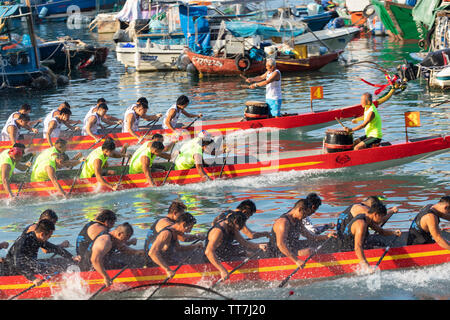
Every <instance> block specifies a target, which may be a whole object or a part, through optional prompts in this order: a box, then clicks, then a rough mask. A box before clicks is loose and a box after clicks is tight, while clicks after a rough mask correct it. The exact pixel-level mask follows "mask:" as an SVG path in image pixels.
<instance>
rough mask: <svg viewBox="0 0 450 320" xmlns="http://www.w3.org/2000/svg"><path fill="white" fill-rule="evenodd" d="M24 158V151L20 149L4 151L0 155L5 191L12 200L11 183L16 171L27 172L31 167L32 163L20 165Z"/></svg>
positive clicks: (0, 169) (0, 168)
mask: <svg viewBox="0 0 450 320" xmlns="http://www.w3.org/2000/svg"><path fill="white" fill-rule="evenodd" d="M22 156H23V150H22V149H21V148H18V147H13V148H11V149H9V150H4V151H3V152H2V153H0V174H1V178H2V185H3V190H6V191H7V192H8V194H9V197H10V198H11V199H13V198H14V195H13V193H12V191H11V187H10V185H9V181H10V179H11V177H12V175H13V172H14V169H15V168H17V169H19V170H21V171H26V170H27V169H28V167H30V166H31V162H27V163H26V164H22V163H20V160H21V159H22Z"/></svg>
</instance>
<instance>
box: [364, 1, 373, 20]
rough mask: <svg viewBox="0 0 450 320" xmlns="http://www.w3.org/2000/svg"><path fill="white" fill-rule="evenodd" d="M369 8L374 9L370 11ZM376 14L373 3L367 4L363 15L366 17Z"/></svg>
mask: <svg viewBox="0 0 450 320" xmlns="http://www.w3.org/2000/svg"><path fill="white" fill-rule="evenodd" d="M369 9H372V10H371V11H369ZM374 14H375V9H374V8H373V5H372V4H369V5H367V6H366V7H365V8H364V10H363V16H364V17H366V18H370V17H371V16H373V15H374Z"/></svg>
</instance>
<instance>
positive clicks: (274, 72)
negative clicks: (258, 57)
mask: <svg viewBox="0 0 450 320" xmlns="http://www.w3.org/2000/svg"><path fill="white" fill-rule="evenodd" d="M266 70H267V71H266V72H265V73H264V74H263V75H260V76H257V77H254V78H248V79H246V81H247V82H248V83H252V84H251V85H250V86H249V88H250V89H255V88H256V87H264V86H265V87H266V103H267V104H268V105H269V110H270V114H271V116H272V117H279V116H281V103H282V95H281V72H280V70H278V69H277V68H276V61H275V59H272V58H270V59H267V60H266Z"/></svg>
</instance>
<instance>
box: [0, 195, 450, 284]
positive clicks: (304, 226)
mask: <svg viewBox="0 0 450 320" xmlns="http://www.w3.org/2000/svg"><path fill="white" fill-rule="evenodd" d="M321 203H322V200H321V198H320V197H319V196H318V195H317V194H315V193H310V194H308V195H307V196H306V197H305V198H303V199H300V200H298V201H297V202H296V203H295V205H294V206H293V207H292V208H291V209H290V210H289V211H288V212H286V213H284V214H282V215H281V216H280V217H279V218H277V219H276V220H275V221H274V223H273V226H272V229H271V231H270V232H254V231H252V230H250V228H249V227H248V226H247V221H248V219H250V218H251V217H252V215H253V214H254V213H255V212H256V205H255V203H254V202H253V201H251V200H244V201H243V202H241V203H240V204H239V205H238V206H237V208H236V209H235V210H227V211H224V212H223V213H221V214H220V215H219V216H217V217H216V218H215V219H214V220H213V222H212V224H211V226H212V227H211V228H210V229H209V230H208V232H207V233H197V234H191V231H192V229H193V227H194V226H195V224H196V219H195V217H194V216H193V215H192V214H190V213H188V212H186V211H185V210H186V206H185V205H184V204H183V203H182V202H179V201H174V202H173V203H172V204H171V205H170V207H169V209H168V214H167V216H165V217H163V218H160V219H158V220H156V222H154V224H153V225H152V227H151V228H150V229H149V231H148V234H147V236H146V239H145V243H144V248H143V249H140V250H137V249H132V248H131V246H132V245H136V244H137V239H136V238H132V236H133V227H132V225H131V224H130V223H128V222H124V223H121V224H120V225H117V226H115V224H116V221H117V215H116V214H115V213H114V212H113V211H111V210H106V209H105V210H102V211H101V212H99V213H98V214H97V216H96V217H95V218H94V220H92V221H90V222H88V223H87V224H86V225H85V226H84V227H83V228H82V229H81V231H80V233H79V235H78V237H77V240H76V255H75V256H74V255H72V254H71V253H70V252H68V251H67V250H66V249H65V248H67V247H68V246H69V245H70V244H69V243H68V241H64V242H63V243H61V244H59V245H54V244H52V243H50V242H49V241H48V240H49V239H50V237H51V236H52V234H53V231H54V230H55V224H56V222H57V220H58V217H57V215H56V213H55V212H53V211H52V210H50V209H48V210H46V211H44V212H43V213H42V214H41V216H40V218H39V221H38V222H36V223H33V224H31V225H30V226H28V227H26V228H25V230H24V231H23V233H22V234H21V235H20V236H19V237H18V239H17V240H16V241H15V242H14V244H13V245H12V246H11V248H10V249H9V251H8V253H7V254H6V257H5V258H4V259H2V260H1V261H2V263H1V264H0V265H1V266H2V275H16V274H19V275H23V276H25V277H26V278H27V279H28V280H30V281H32V282H33V283H34V284H37V285H39V284H41V283H42V282H43V281H44V280H43V278H41V276H42V277H44V276H47V275H51V274H54V273H55V272H63V271H64V269H65V268H66V267H67V266H68V265H70V264H77V265H78V266H79V267H80V270H81V271H89V270H95V271H97V272H98V273H99V274H100V275H101V276H102V277H103V279H104V283H105V285H108V286H109V285H111V284H112V281H111V278H110V276H109V275H108V273H107V270H109V269H119V268H123V267H130V268H142V267H160V268H162V270H164V271H165V272H166V274H167V276H168V277H171V276H173V275H174V273H175V271H174V269H172V268H173V267H171V266H175V265H177V264H181V263H184V264H187V263H208V262H209V263H211V264H212V265H213V266H214V267H215V268H216V269H217V270H218V271H219V272H220V277H221V279H222V280H226V279H227V278H228V277H229V271H228V270H227V269H226V267H225V266H224V264H223V262H224V261H232V260H240V259H243V258H246V257H250V256H255V251H257V254H258V257H259V258H265V257H288V258H289V259H290V260H292V262H293V263H295V264H296V265H297V266H299V267H300V266H301V265H302V264H303V263H304V260H302V259H300V257H306V256H309V255H310V254H311V253H312V252H314V250H315V249H316V248H317V247H318V245H320V244H323V243H324V241H327V242H329V243H330V245H329V246H328V248H329V249H328V251H329V252H341V251H354V252H355V254H356V256H357V257H358V259H359V262H360V266H361V268H362V270H363V271H365V272H373V271H374V267H372V266H370V265H369V263H368V261H367V259H366V256H365V254H364V250H365V249H371V248H376V247H382V246H386V244H385V243H384V242H382V241H381V242H380V240H379V238H380V237H383V236H391V237H392V236H398V237H400V236H401V235H402V232H401V231H400V230H386V229H383V228H382V226H383V225H384V224H385V223H386V221H387V220H388V219H389V218H390V217H391V216H392V215H393V214H394V213H396V212H398V209H397V208H396V207H393V208H391V209H389V210H387V208H386V206H385V204H384V203H383V202H382V201H381V200H380V199H379V197H376V196H370V197H368V198H367V199H365V200H364V201H362V202H360V203H355V204H353V205H351V206H349V207H348V208H347V209H345V210H344V211H343V212H342V214H341V215H340V216H339V217H338V220H337V223H336V224H334V223H331V224H326V225H321V226H318V225H313V224H312V223H311V220H310V217H311V215H313V214H314V213H315V212H316V211H317V210H318V208H319V206H320V205H321ZM441 219H446V220H450V196H444V197H442V198H441V199H440V200H438V201H437V202H435V203H432V204H428V205H426V206H425V207H423V208H421V210H420V211H419V213H418V214H417V215H416V216H415V217H414V219H413V221H412V224H411V226H410V229H409V231H408V234H407V237H405V239H406V245H416V244H427V243H437V244H438V245H439V246H440V247H442V248H443V249H446V250H450V243H449V242H448V241H447V240H446V239H445V236H443V233H444V232H445V231H441V229H440V227H439V223H440V220H441ZM369 228H370V229H372V230H373V231H375V232H376V233H379V234H380V236H378V237H376V236H375V234H370V233H369ZM325 231H328V233H327V234H322V233H324V232H325ZM301 236H302V237H304V238H305V239H306V240H301V239H300V237H301ZM262 237H266V238H268V239H269V241H268V242H267V243H257V242H253V241H251V240H253V239H257V238H262ZM394 238H395V237H394ZM328 240H330V241H328ZM203 241H204V243H203ZM183 242H184V244H182V243H183ZM0 247H1V248H4V249H6V248H8V243H7V242H3V243H0ZM39 248H42V250H44V251H45V252H48V253H55V254H58V255H60V256H62V257H63V258H59V259H60V260H58V262H56V260H52V259H38V258H37V257H38V252H39ZM324 248H325V247H324ZM324 250H325V249H324ZM62 261H66V262H64V263H63V262H62Z"/></svg>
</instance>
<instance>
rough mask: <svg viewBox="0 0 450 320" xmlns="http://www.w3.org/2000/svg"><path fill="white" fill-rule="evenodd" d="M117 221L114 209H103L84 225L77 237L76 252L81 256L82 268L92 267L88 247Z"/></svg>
mask: <svg viewBox="0 0 450 320" xmlns="http://www.w3.org/2000/svg"><path fill="white" fill-rule="evenodd" d="M116 221H117V215H116V213H115V212H114V211H111V210H108V209H104V210H101V211H100V212H99V213H98V214H97V215H96V216H95V218H94V220H92V221H89V222H88V223H87V224H85V225H84V226H83V228H82V229H81V231H80V233H79V234H78V237H77V242H76V252H77V255H79V256H80V257H81V261H80V268H81V269H82V270H87V269H89V267H90V262H89V256H88V249H89V247H90V246H92V243H93V242H94V240H95V238H97V236H98V235H99V234H101V233H106V232H109V230H110V229H112V228H113V227H114V224H115V223H116Z"/></svg>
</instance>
